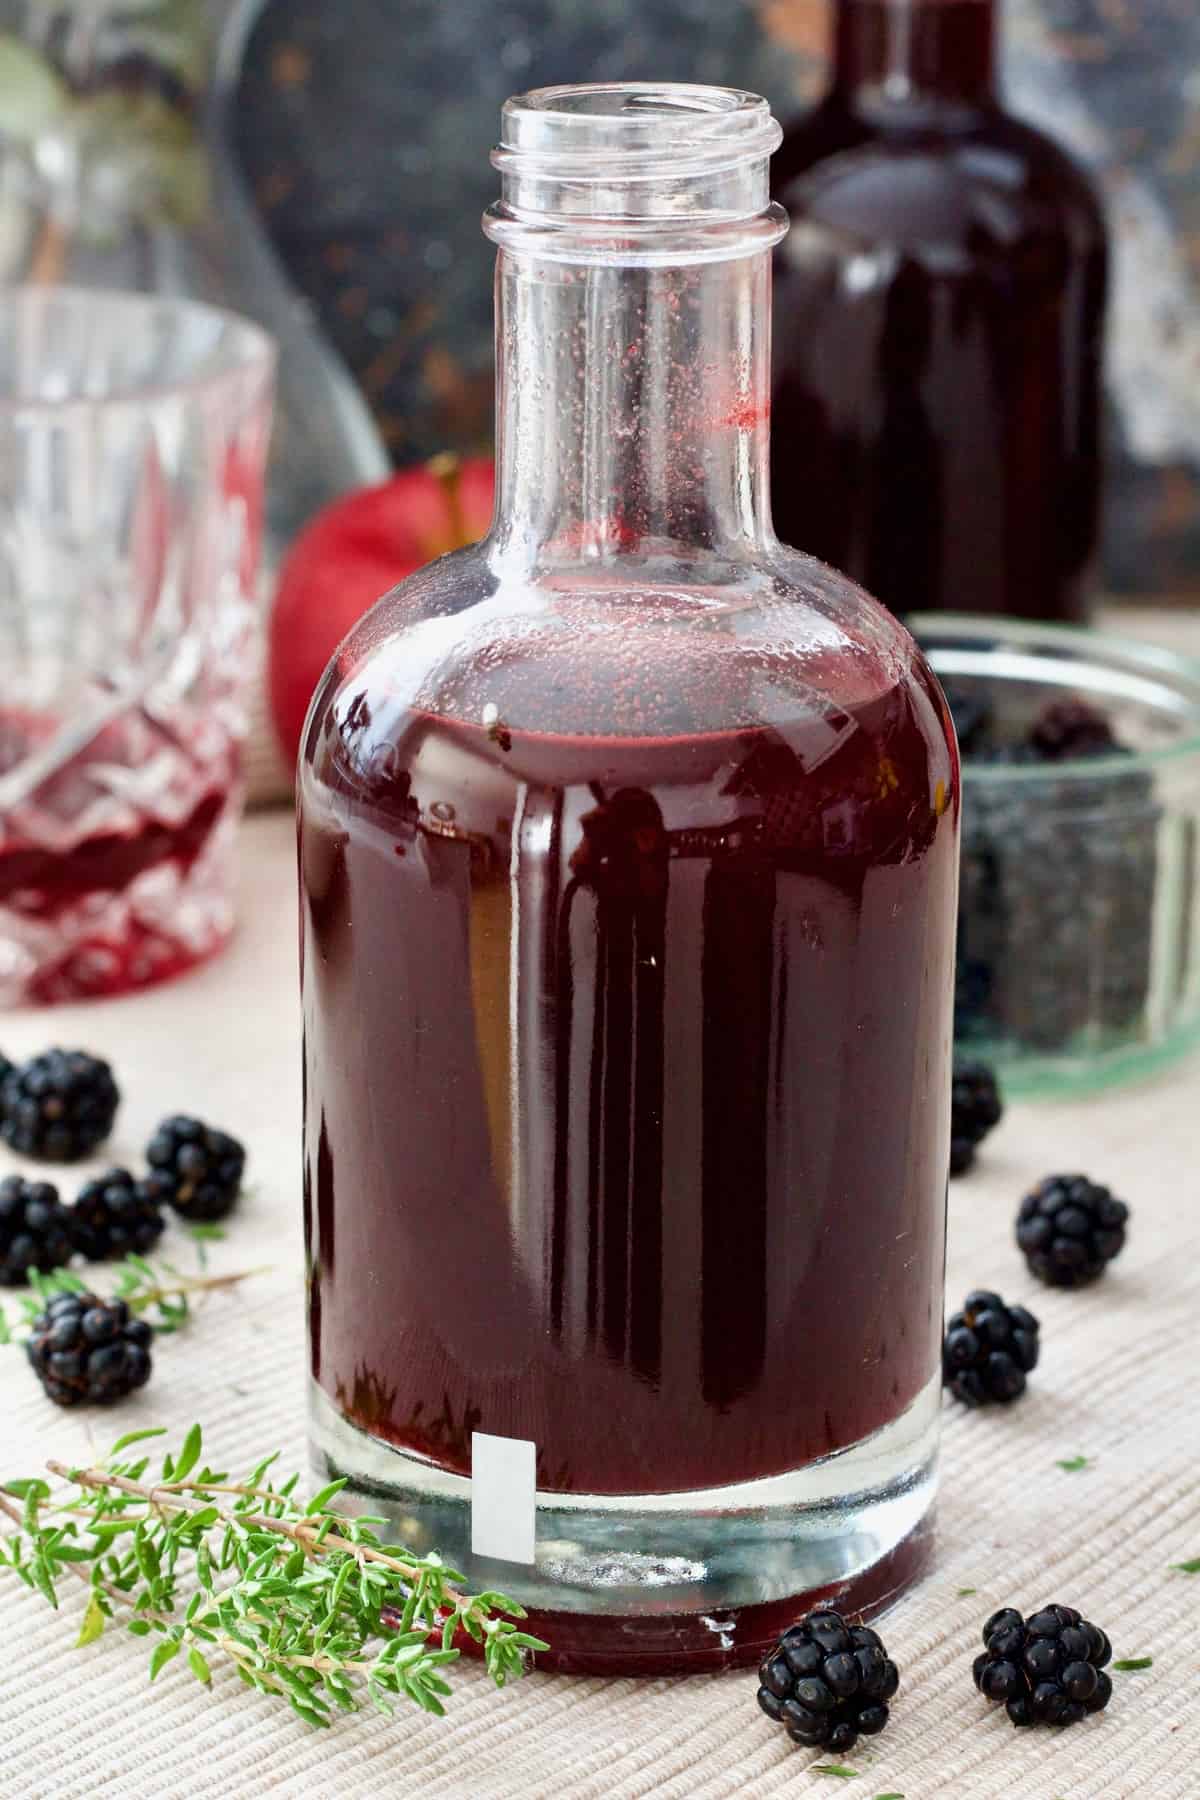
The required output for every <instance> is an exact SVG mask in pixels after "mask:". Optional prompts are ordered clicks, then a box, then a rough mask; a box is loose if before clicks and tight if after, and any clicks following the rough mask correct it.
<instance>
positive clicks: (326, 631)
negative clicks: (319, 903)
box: [267, 456, 493, 762]
mask: <svg viewBox="0 0 1200 1800" xmlns="http://www.w3.org/2000/svg"><path fill="white" fill-rule="evenodd" d="M492 487H493V468H492V462H491V459H490V458H489V457H475V458H473V459H472V460H470V461H468V462H462V463H460V462H458V461H457V460H456V459H455V458H454V457H449V456H444V457H443V456H439V457H435V458H434V459H433V461H432V462H429V463H426V464H424V466H423V467H421V468H415V469H404V470H402V471H401V473H400V474H398V475H393V476H392V478H391V480H390V481H384V482H381V483H380V484H379V486H378V487H369V488H362V489H360V491H359V492H358V493H355V494H348V495H346V496H345V498H343V499H341V500H335V501H334V503H333V505H332V506H327V507H326V508H325V510H324V511H323V512H321V513H318V514H317V516H316V518H315V519H313V520H312V522H311V523H310V524H308V525H306V526H305V528H304V530H303V531H302V532H301V533H300V535H299V537H298V538H297V539H296V541H295V543H294V544H293V545H292V547H291V549H290V550H289V551H288V554H287V556H286V557H285V558H284V562H283V567H282V568H281V570H280V574H279V584H278V587H277V589H276V592H275V604H274V608H273V610H272V613H271V624H270V633H269V639H268V646H267V678H268V684H269V689H270V699H271V713H272V716H273V718H274V720H275V729H276V731H277V733H278V734H279V741H280V743H281V744H282V746H283V750H284V754H285V755H286V756H287V757H288V758H289V760H291V761H293V762H294V761H295V759H296V756H297V754H298V752H299V748H300V733H301V731H302V730H303V728H304V716H305V714H306V713H307V711H308V703H309V701H310V700H311V699H312V694H313V689H314V688H315V687H316V685H317V683H318V681H320V679H321V676H322V675H323V674H324V673H325V667H326V664H327V663H328V662H329V659H330V657H331V656H332V655H333V653H334V651H335V650H336V649H337V647H338V645H339V644H340V643H341V641H342V639H343V638H344V637H345V636H346V633H347V632H348V631H349V630H350V628H351V626H352V625H355V624H357V622H358V621H359V619H361V618H362V616H363V614H364V613H365V612H367V611H369V609H370V608H371V607H372V606H373V605H374V604H375V602H376V600H378V599H379V596H380V595H381V594H386V593H387V591H388V589H389V588H391V587H395V585H396V583H397V582H398V581H402V580H403V578H404V577H405V576H406V575H411V574H412V573H413V571H414V570H415V569H420V568H423V567H424V565H425V564H426V563H427V562H432V561H433V559H434V557H436V556H442V555H444V554H445V552H446V551H447V550H457V549H458V548H459V547H460V545H463V544H472V543H474V542H475V540H476V539H477V538H480V537H482V536H483V534H484V532H485V531H486V530H487V528H488V525H489V523H490V521H491V517H492Z"/></svg>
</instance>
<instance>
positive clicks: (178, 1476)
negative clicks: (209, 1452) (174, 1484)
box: [173, 1425, 200, 1481]
mask: <svg viewBox="0 0 1200 1800" xmlns="http://www.w3.org/2000/svg"><path fill="white" fill-rule="evenodd" d="M199 1461H200V1427H199V1426H198V1425H193V1426H192V1428H191V1430H190V1431H189V1432H188V1434H187V1436H186V1437H185V1438H184V1440H183V1449H182V1450H181V1451H180V1452H179V1455H178V1456H177V1457H176V1458H175V1474H174V1476H173V1479H174V1480H175V1481H182V1480H183V1478H184V1476H185V1475H190V1474H191V1472H192V1470H193V1469H194V1468H195V1466H196V1464H197V1463H198V1462H199Z"/></svg>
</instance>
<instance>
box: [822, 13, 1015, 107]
mask: <svg viewBox="0 0 1200 1800" xmlns="http://www.w3.org/2000/svg"><path fill="white" fill-rule="evenodd" d="M997 35H998V33H997V7H996V4H995V0H837V6H836V13H835V25H834V55H833V91H834V93H835V94H837V95H838V96H839V97H841V98H843V99H846V100H851V101H860V100H867V101H868V102H869V101H872V100H874V101H880V100H882V101H885V102H887V101H891V102H899V103H901V104H903V103H906V102H909V103H912V102H916V103H921V102H925V103H935V104H936V103H938V102H947V103H950V104H952V105H959V106H962V105H967V106H977V105H982V104H984V103H986V102H987V101H988V100H989V99H991V98H993V97H994V95H995V92H996V67H997Z"/></svg>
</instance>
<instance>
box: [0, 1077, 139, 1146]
mask: <svg viewBox="0 0 1200 1800" xmlns="http://www.w3.org/2000/svg"><path fill="white" fill-rule="evenodd" d="M120 1099H121V1096H120V1094H119V1092H118V1090H117V1084H116V1082H115V1081H114V1080H113V1074H112V1070H111V1069H110V1068H109V1066H108V1064H107V1063H106V1062H101V1061H100V1059H99V1057H96V1056H89V1055H88V1054H87V1052H86V1051H84V1050H47V1051H46V1052H45V1054H44V1055H42V1056H35V1057H33V1059H32V1060H31V1061H30V1062H27V1063H22V1064H21V1066H20V1067H19V1068H16V1069H10V1070H9V1072H8V1074H7V1075H6V1076H5V1078H4V1084H3V1087H2V1088H0V1114H2V1118H0V1133H2V1134H3V1136H4V1139H5V1141H6V1143H9V1144H11V1145H12V1147H13V1149H14V1150H19V1151H20V1152H21V1154H22V1155H23V1156H33V1157H38V1158H40V1159H42V1160H44V1161H46V1162H64V1163H65V1162H78V1161H79V1160H80V1158H81V1157H84V1156H90V1154H91V1152H92V1151H93V1150H94V1149H95V1148H96V1146H97V1144H102V1143H103V1142H104V1140H105V1138H106V1137H107V1136H108V1134H109V1132H110V1131H111V1130H112V1124H113V1120H114V1119H115V1117H116V1114H117V1106H118V1104H119V1103H120Z"/></svg>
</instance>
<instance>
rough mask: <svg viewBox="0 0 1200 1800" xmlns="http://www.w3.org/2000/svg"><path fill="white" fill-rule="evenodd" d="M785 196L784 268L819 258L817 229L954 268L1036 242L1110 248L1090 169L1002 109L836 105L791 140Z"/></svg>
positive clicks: (780, 180) (1075, 250)
mask: <svg viewBox="0 0 1200 1800" xmlns="http://www.w3.org/2000/svg"><path fill="white" fill-rule="evenodd" d="M775 196H776V198H777V199H778V200H779V201H781V202H782V204H783V206H784V207H785V208H786V209H787V211H788V212H789V214H790V215H791V218H792V232H791V234H790V236H789V238H787V239H785V240H784V243H783V245H782V247H781V250H780V253H779V262H780V266H781V268H782V269H783V270H784V271H785V272H786V271H787V270H788V268H789V267H791V266H796V265H798V264H799V263H801V262H802V261H803V260H804V258H805V257H806V256H807V255H809V254H811V249H812V245H811V234H812V231H813V230H814V229H815V230H817V231H820V232H823V233H826V234H834V235H836V236H837V237H839V238H840V239H843V240H848V241H849V242H851V243H858V244H861V245H867V244H870V245H878V244H887V245H889V246H892V247H894V248H895V249H897V250H899V251H902V252H904V253H906V254H908V255H910V256H912V257H914V258H917V259H921V260H927V261H931V262H940V263H942V264H944V265H946V266H947V267H951V266H953V264H954V261H955V259H958V261H959V262H960V263H961V264H962V265H963V266H966V265H970V264H975V265H977V264H978V263H979V262H981V261H984V260H986V259H988V258H989V257H992V256H1005V257H1010V256H1012V255H1013V254H1014V253H1017V252H1019V251H1020V250H1021V249H1023V248H1027V247H1028V246H1030V245H1031V244H1034V243H1036V244H1039V245H1042V246H1045V245H1047V244H1050V243H1053V244H1057V245H1061V246H1062V247H1063V249H1064V250H1067V251H1069V252H1070V253H1071V254H1072V256H1075V257H1086V256H1088V255H1092V256H1101V255H1102V254H1103V249H1104V244H1105V225H1104V217H1103V211H1102V208H1101V204H1100V201H1099V198H1098V196H1097V193H1096V190H1095V187H1094V185H1093V183H1092V180H1091V177H1090V176H1089V175H1088V173H1087V172H1086V170H1084V169H1083V168H1082V167H1081V166H1080V165H1079V164H1077V163H1076V162H1075V160H1074V159H1073V158H1072V157H1071V156H1070V154H1069V153H1068V152H1067V151H1065V150H1064V149H1063V148H1062V147H1061V146H1060V145H1058V144H1056V143H1055V142H1053V140H1052V139H1050V138H1049V137H1047V136H1046V135H1045V133H1043V132H1041V131H1039V130H1038V129H1037V128H1036V127H1035V126H1032V125H1028V124H1026V123H1025V122H1024V121H1022V120H1020V119H1016V118H1014V117H1012V115H1011V114H1009V113H1006V112H1004V111H1003V110H1002V109H1001V108H999V107H988V108H984V109H972V110H971V111H969V112H966V111H963V112H960V113H950V114H948V115H947V116H946V118H945V119H940V118H939V117H938V115H936V114H928V115H922V114H921V113H919V112H912V111H907V110H905V109H902V108H899V107H897V108H891V109H886V110H884V109H881V110H880V111H879V112H878V113H876V114H871V115H868V114H864V113H862V112H860V111H857V110H855V109H852V108H850V107H848V106H847V105H845V104H844V103H842V102H841V101H839V100H837V99H836V98H834V99H831V100H829V101H827V102H826V103H824V104H823V105H822V106H820V107H818V108H817V109H816V110H815V111H814V112H813V113H811V114H810V115H809V116H808V117H807V118H806V119H804V120H801V121H800V122H799V123H798V125H797V126H795V127H794V128H793V130H792V131H791V132H790V133H789V134H788V137H787V139H786V140H785V143H784V146H783V148H782V149H781V151H780V153H779V158H778V166H777V172H776V178H775Z"/></svg>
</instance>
